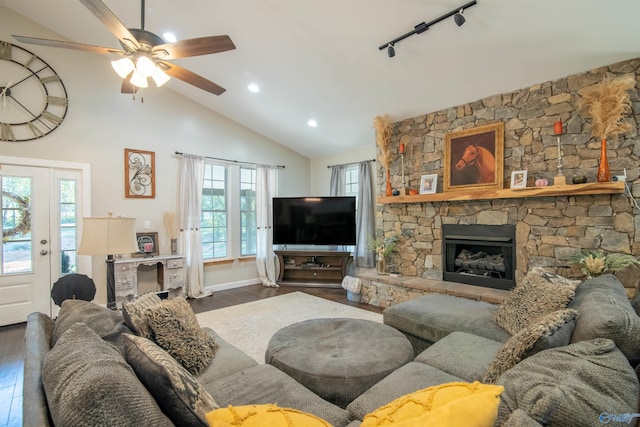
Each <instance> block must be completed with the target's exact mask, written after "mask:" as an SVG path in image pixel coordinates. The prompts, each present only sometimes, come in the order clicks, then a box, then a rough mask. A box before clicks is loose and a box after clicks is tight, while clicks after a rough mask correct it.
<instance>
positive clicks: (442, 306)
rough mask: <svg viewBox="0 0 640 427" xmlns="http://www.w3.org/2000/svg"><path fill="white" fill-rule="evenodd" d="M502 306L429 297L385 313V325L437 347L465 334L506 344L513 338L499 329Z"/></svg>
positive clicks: (387, 310) (416, 299) (463, 299)
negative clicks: (498, 314) (452, 336)
mask: <svg viewBox="0 0 640 427" xmlns="http://www.w3.org/2000/svg"><path fill="white" fill-rule="evenodd" d="M497 310H498V306H496V305H493V304H489V303H487V302H483V301H475V300H470V299H466V298H461V297H454V296H451V295H442V294H428V295H424V296H421V297H418V298H414V299H411V300H409V301H405V302H402V303H400V304H396V305H392V306H391V307H388V308H386V309H385V310H384V311H383V312H382V316H383V319H384V323H385V324H387V325H389V326H393V327H394V328H396V329H398V330H399V331H402V332H404V333H408V334H411V335H414V336H416V337H419V338H421V339H423V340H425V341H428V342H429V343H434V342H436V341H438V340H441V339H442V338H444V337H446V336H447V335H449V334H450V333H451V332H455V331H461V332H467V333H470V334H473V335H479V336H481V337H485V338H489V339H492V340H495V341H501V342H504V341H506V340H507V339H509V337H510V336H511V334H509V333H508V332H507V331H505V330H504V329H502V328H501V327H500V326H498V325H497V324H496V323H495V321H494V318H495V315H496V312H497Z"/></svg>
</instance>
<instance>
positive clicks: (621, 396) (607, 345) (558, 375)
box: [496, 285, 640, 427]
mask: <svg viewBox="0 0 640 427" xmlns="http://www.w3.org/2000/svg"><path fill="white" fill-rule="evenodd" d="M580 286H582V285H580ZM497 384H499V385H503V386H504V393H503V394H502V396H501V402H500V406H499V408H498V419H497V422H496V425H501V424H502V423H504V422H505V421H506V420H507V419H508V418H509V416H510V415H511V413H512V412H514V411H515V410H516V409H518V408H519V409H522V410H523V411H525V412H526V413H527V414H528V415H529V416H530V417H531V418H533V419H534V420H535V421H536V422H538V423H540V424H542V425H545V426H546V425H549V426H555V425H558V426H563V427H574V426H575V427H583V426H594V425H600V419H599V417H600V414H601V413H602V412H603V411H606V412H608V413H611V414H624V413H629V412H634V411H635V408H637V406H638V394H639V393H640V384H639V383H638V376H637V375H636V373H635V372H634V370H633V368H632V367H631V365H629V362H628V361H627V359H626V358H625V356H624V355H623V354H622V352H621V351H620V350H619V349H618V348H617V347H616V345H615V343H614V342H613V341H611V340H608V339H594V340H590V341H582V342H579V343H575V344H570V345H567V346H564V347H557V348H552V349H549V350H546V351H543V352H540V353H538V354H534V355H533V356H531V357H528V358H527V359H525V360H523V361H522V362H520V363H518V364H517V365H516V366H514V367H513V368H511V369H509V370H508V371H506V372H505V373H503V374H502V375H501V376H500V379H499V380H498V381H497Z"/></svg>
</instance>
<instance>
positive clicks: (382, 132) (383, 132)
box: [373, 115, 391, 169]
mask: <svg viewBox="0 0 640 427" xmlns="http://www.w3.org/2000/svg"><path fill="white" fill-rule="evenodd" d="M373 128H374V129H375V130H376V145H377V146H378V148H379V149H380V154H378V160H379V161H380V163H381V164H382V166H384V167H385V169H389V165H390V164H391V149H390V147H389V145H390V144H391V120H390V119H389V116H387V115H384V116H376V118H375V119H374V120H373Z"/></svg>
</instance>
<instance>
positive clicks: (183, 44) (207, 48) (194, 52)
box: [151, 36, 236, 59]
mask: <svg viewBox="0 0 640 427" xmlns="http://www.w3.org/2000/svg"><path fill="white" fill-rule="evenodd" d="M235 48H236V46H235V45H234V44H233V42H232V41H231V38H230V37H229V36H209V37H198V38H195V39H186V40H179V41H177V42H175V43H166V44H161V45H157V46H154V47H153V49H151V51H152V52H153V53H154V54H157V55H160V56H161V59H176V58H188V57H190V56H199V55H208V54H211V53H218V52H224V51H227V50H233V49H235Z"/></svg>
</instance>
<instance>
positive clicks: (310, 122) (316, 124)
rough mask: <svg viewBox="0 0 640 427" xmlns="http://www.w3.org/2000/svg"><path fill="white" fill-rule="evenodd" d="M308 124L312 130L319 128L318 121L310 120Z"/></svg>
mask: <svg viewBox="0 0 640 427" xmlns="http://www.w3.org/2000/svg"><path fill="white" fill-rule="evenodd" d="M307 124H308V125H309V127H312V128H314V127H316V126H318V122H316V121H315V120H313V119H309V121H308V122H307Z"/></svg>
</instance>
